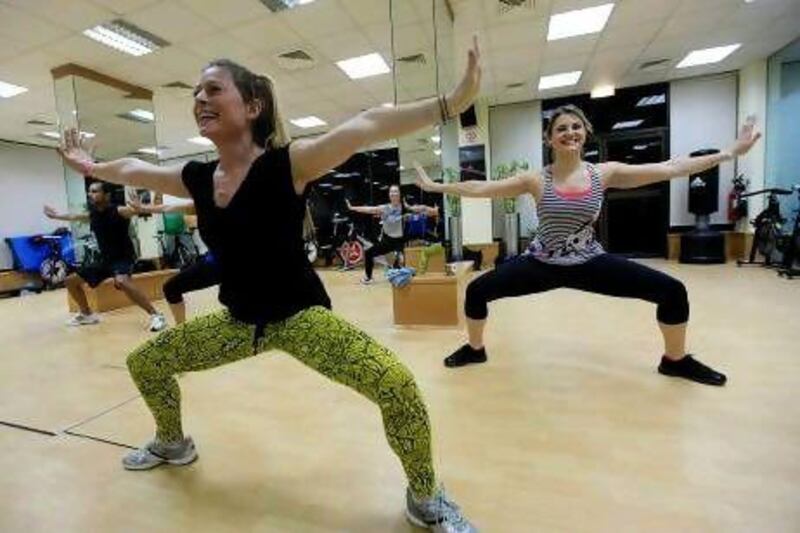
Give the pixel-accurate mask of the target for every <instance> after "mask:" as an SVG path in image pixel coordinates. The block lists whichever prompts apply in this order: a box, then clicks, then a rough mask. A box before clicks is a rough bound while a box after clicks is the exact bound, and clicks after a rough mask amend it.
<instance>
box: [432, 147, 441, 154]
mask: <svg viewBox="0 0 800 533" xmlns="http://www.w3.org/2000/svg"><path fill="white" fill-rule="evenodd" d="M433 153H434V155H442V151H441V150H439V149H438V148H437V149H436V150H434V151H433Z"/></svg>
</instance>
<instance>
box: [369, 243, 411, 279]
mask: <svg viewBox="0 0 800 533" xmlns="http://www.w3.org/2000/svg"><path fill="white" fill-rule="evenodd" d="M404 244H405V240H404V239H403V237H389V236H387V235H384V236H383V237H382V238H381V240H380V241H378V242H377V244H375V245H374V246H373V247H372V248H370V249H369V250H367V252H366V253H365V254H364V274H365V275H366V276H367V278H369V279H372V269H374V268H375V258H376V257H377V256H379V255H383V254H388V253H389V252H402V251H403V246H404ZM395 266H397V265H395Z"/></svg>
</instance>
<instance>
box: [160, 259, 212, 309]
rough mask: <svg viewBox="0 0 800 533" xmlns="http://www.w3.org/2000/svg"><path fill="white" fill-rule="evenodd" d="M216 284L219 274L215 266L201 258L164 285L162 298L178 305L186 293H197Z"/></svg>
mask: <svg viewBox="0 0 800 533" xmlns="http://www.w3.org/2000/svg"><path fill="white" fill-rule="evenodd" d="M218 283H219V274H218V273H217V267H216V265H215V264H214V263H213V262H212V261H207V260H205V259H202V258H201V259H199V260H198V261H197V262H196V263H195V264H193V265H191V266H190V267H188V268H185V269H184V270H181V271H180V272H178V273H177V274H175V275H174V276H172V277H171V278H169V280H167V282H166V283H164V288H163V291H164V298H166V299H167V302H169V303H171V304H178V303H181V302H182V301H183V295H184V294H186V293H187V292H193V291H199V290H200V289H205V288H208V287H211V286H213V285H216V284H218Z"/></svg>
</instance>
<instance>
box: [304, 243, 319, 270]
mask: <svg viewBox="0 0 800 533" xmlns="http://www.w3.org/2000/svg"><path fill="white" fill-rule="evenodd" d="M305 251H306V257H307V258H308V262H309V263H311V264H312V265H313V264H314V261H316V260H317V255H319V250H318V249H317V243H315V242H314V241H306V242H305Z"/></svg>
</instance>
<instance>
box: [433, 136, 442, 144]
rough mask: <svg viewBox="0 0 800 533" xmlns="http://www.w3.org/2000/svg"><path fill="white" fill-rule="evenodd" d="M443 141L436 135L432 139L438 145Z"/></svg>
mask: <svg viewBox="0 0 800 533" xmlns="http://www.w3.org/2000/svg"><path fill="white" fill-rule="evenodd" d="M441 140H442V138H441V137H440V136H439V135H434V136H433V137H431V141H433V142H435V143H438V142H440V141H441Z"/></svg>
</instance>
